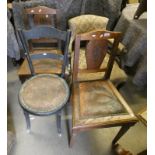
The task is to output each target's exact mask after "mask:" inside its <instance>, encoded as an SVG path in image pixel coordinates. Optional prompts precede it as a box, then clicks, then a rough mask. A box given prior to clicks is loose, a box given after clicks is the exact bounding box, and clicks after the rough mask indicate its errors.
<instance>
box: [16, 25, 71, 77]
mask: <svg viewBox="0 0 155 155" xmlns="http://www.w3.org/2000/svg"><path fill="white" fill-rule="evenodd" d="M19 36H20V39H21V41H22V44H23V47H24V51H25V55H26V58H27V61H28V64H29V67H30V71H31V74H32V75H34V74H35V70H34V66H33V60H36V59H55V60H60V61H62V63H63V64H62V73H61V76H62V77H64V75H65V67H66V65H67V62H68V60H67V59H68V57H67V55H68V44H69V38H70V32H69V31H68V32H65V31H61V30H58V29H56V28H54V27H50V26H36V27H33V28H32V29H30V30H19ZM45 37H46V38H48V39H56V40H60V41H62V42H63V46H62V51H63V54H57V53H48V52H46V51H45V52H43V53H37V54H36V53H35V54H33V53H32V54H30V53H29V44H28V41H29V40H31V39H40V38H45Z"/></svg>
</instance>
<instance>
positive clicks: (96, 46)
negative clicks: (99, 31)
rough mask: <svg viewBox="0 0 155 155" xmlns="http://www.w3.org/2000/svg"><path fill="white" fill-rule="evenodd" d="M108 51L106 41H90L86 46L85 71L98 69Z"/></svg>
mask: <svg viewBox="0 0 155 155" xmlns="http://www.w3.org/2000/svg"><path fill="white" fill-rule="evenodd" d="M107 50H108V41H107V40H91V41H89V42H88V44H87V45H86V54H85V57H86V62H87V69H99V68H100V66H101V64H102V62H103V59H104V57H105V55H106V53H107Z"/></svg>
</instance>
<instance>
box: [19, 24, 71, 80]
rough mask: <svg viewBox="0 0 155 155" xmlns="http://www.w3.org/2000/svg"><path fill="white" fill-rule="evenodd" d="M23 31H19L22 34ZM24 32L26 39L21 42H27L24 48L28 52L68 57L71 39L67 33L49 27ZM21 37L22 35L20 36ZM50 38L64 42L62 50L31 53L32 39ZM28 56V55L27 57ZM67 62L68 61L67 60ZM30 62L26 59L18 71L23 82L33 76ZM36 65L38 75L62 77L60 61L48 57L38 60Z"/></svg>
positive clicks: (43, 50)
mask: <svg viewBox="0 0 155 155" xmlns="http://www.w3.org/2000/svg"><path fill="white" fill-rule="evenodd" d="M20 32H21V31H19V33H20ZM23 32H24V33H25V34H26V37H25V39H22V38H21V37H20V38H21V41H22V42H26V43H25V44H23V45H26V46H25V47H24V48H25V50H27V51H28V52H29V53H31V54H32V56H33V54H34V55H36V54H39V55H48V54H50V53H51V54H59V55H63V56H65V57H67V54H66V50H67V49H68V44H69V43H68V41H69V38H66V36H67V35H66V32H65V31H60V30H58V29H55V28H52V27H49V26H36V27H33V28H32V29H30V30H23ZM20 36H21V35H20ZM44 37H46V38H49V39H56V40H59V41H61V42H62V47H61V50H59V49H51V48H49V49H47V48H45V49H41V50H36V51H35V50H34V51H33V52H31V50H30V47H29V46H30V45H29V41H30V40H32V39H42V38H44ZM66 39H67V40H66ZM26 56H27V55H26ZM66 61H67V59H66ZM28 64H29V62H28V61H27V59H24V61H23V63H22V64H21V66H20V68H19V70H18V75H19V78H20V80H21V82H23V81H24V80H25V79H26V78H27V77H30V75H31V70H30V68H29V65H28ZM33 65H34V70H35V73H36V74H42V73H46V74H49V73H50V74H51V73H54V74H58V75H60V74H61V72H62V62H61V61H58V60H56V59H55V60H54V59H49V57H48V56H45V57H44V59H36V60H35V61H34V62H33Z"/></svg>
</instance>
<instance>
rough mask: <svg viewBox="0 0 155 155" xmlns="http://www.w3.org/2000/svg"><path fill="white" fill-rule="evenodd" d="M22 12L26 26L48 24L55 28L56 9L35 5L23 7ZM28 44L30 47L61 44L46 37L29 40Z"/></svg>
mask: <svg viewBox="0 0 155 155" xmlns="http://www.w3.org/2000/svg"><path fill="white" fill-rule="evenodd" d="M24 14H25V25H26V27H27V28H33V27H34V26H36V25H49V26H53V27H55V28H57V9H53V8H49V7H46V6H37V7H32V8H25V9H24ZM49 43H50V44H49ZM59 44H60V43H59ZM30 45H31V46H30V47H31V48H35V49H38V48H39V49H40V47H41V48H45V47H46V45H50V47H51V45H53V46H59V48H60V46H61V45H58V42H57V41H55V40H53V39H46V38H42V39H34V40H31V42H30ZM33 45H35V46H33ZM44 46H45V47H44Z"/></svg>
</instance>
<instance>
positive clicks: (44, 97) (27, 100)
mask: <svg viewBox="0 0 155 155" xmlns="http://www.w3.org/2000/svg"><path fill="white" fill-rule="evenodd" d="M19 35H20V38H21V41H22V44H23V47H24V50H25V54H26V58H27V62H28V67H29V71H30V74H31V75H32V77H31V78H30V79H28V80H27V81H26V82H24V84H23V85H22V86H21V89H20V91H19V103H20V105H21V107H22V109H23V111H24V115H25V118H26V123H27V129H28V131H30V118H29V114H33V115H39V116H46V115H51V114H55V113H56V115H57V127H58V133H59V134H61V114H60V112H61V109H62V108H63V106H64V105H65V104H66V103H67V101H68V98H69V88H68V85H67V83H66V81H65V80H64V77H65V69H66V62H67V53H68V41H69V37H70V32H69V31H68V32H65V31H60V30H57V29H55V28H53V27H48V26H38V27H34V28H32V29H30V30H21V31H19ZM45 36H46V37H48V38H56V39H61V40H63V41H64V48H65V50H64V55H62V54H60V53H57V52H55V53H54V52H53V53H46V51H45V52H44V53H40V54H39V53H37V54H36V53H35V54H34V53H33V54H30V53H29V50H28V47H27V44H28V40H29V39H37V38H41V37H45ZM38 59H53V60H54V63H53V65H54V67H55V68H56V69H57V63H56V62H55V61H56V60H57V61H60V62H61V63H62V65H61V67H60V66H59V67H60V69H61V70H59V71H60V76H58V75H55V74H38V75H37V73H42V72H37V69H36V68H35V65H34V63H33V62H34V61H35V60H38ZM51 67H53V66H51ZM43 73H45V72H43Z"/></svg>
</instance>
